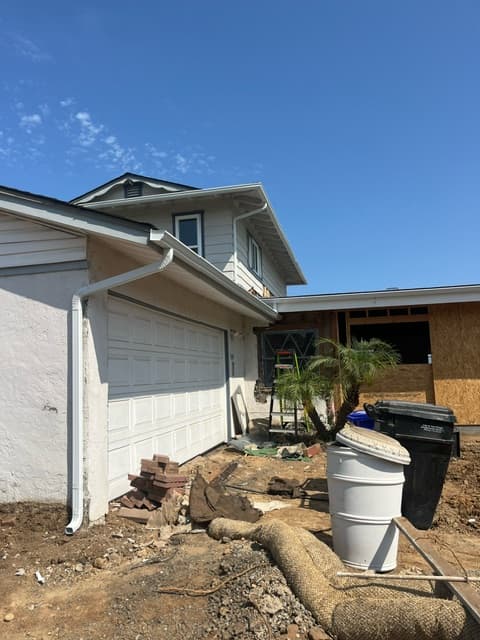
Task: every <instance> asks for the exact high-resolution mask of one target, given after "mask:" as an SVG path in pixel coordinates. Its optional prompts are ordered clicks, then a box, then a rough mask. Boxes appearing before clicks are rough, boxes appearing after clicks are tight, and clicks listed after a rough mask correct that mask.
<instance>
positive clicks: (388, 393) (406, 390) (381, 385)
mask: <svg viewBox="0 0 480 640" xmlns="http://www.w3.org/2000/svg"><path fill="white" fill-rule="evenodd" d="M377 400H404V401H406V402H431V403H434V402H435V394H434V385H433V376H432V366H431V365H429V364H400V365H398V367H395V369H392V370H391V371H388V372H386V373H385V375H383V376H382V377H380V378H378V379H377V380H376V381H375V382H374V383H373V384H371V385H364V386H362V388H361V392H360V407H359V408H362V407H363V403H364V402H368V403H370V404H375V402H376V401H377Z"/></svg>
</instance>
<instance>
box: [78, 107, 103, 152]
mask: <svg viewBox="0 0 480 640" xmlns="http://www.w3.org/2000/svg"><path fill="white" fill-rule="evenodd" d="M75 119H76V120H77V121H78V123H79V124H80V132H79V134H78V138H77V142H78V144H79V145H80V146H82V147H91V146H92V145H93V144H94V143H95V142H96V140H97V137H98V135H99V133H101V132H102V131H103V129H104V126H103V124H100V125H95V124H93V122H92V117H91V115H90V113H89V112H88V111H79V112H78V113H76V114H75Z"/></svg>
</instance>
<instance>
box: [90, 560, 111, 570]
mask: <svg viewBox="0 0 480 640" xmlns="http://www.w3.org/2000/svg"><path fill="white" fill-rule="evenodd" d="M93 566H94V567H95V569H106V568H107V567H108V560H107V559H106V558H95V560H94V561H93Z"/></svg>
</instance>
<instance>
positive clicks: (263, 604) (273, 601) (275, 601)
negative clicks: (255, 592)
mask: <svg viewBox="0 0 480 640" xmlns="http://www.w3.org/2000/svg"><path fill="white" fill-rule="evenodd" d="M258 607H259V609H261V611H262V612H264V613H268V614H269V615H271V616H273V615H275V614H276V613H278V612H279V611H281V610H282V609H283V604H282V601H281V600H280V598H277V597H275V596H271V595H269V594H266V595H265V596H263V598H262V599H261V600H260V602H259V603H258Z"/></svg>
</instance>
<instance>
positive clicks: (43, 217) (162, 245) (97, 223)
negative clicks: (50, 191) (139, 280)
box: [0, 186, 277, 322]
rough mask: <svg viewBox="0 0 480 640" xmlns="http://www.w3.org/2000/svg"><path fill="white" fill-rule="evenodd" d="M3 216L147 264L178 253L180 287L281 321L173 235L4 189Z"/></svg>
mask: <svg viewBox="0 0 480 640" xmlns="http://www.w3.org/2000/svg"><path fill="white" fill-rule="evenodd" d="M0 211H2V212H5V213H7V214H10V215H13V216H16V217H19V218H26V219H29V220H33V221H35V222H37V223H39V224H45V225H48V226H52V227H55V228H62V229H69V230H72V231H76V232H77V233H78V232H80V233H84V234H86V235H89V234H92V235H94V236H97V237H101V238H103V239H105V240H107V241H110V242H114V243H116V244H117V246H119V247H121V249H122V250H130V249H132V250H135V251H137V255H138V256H139V257H141V259H142V260H143V261H154V260H156V259H158V256H159V252H162V251H163V250H164V249H166V248H167V249H168V248H172V249H173V250H174V263H175V264H176V272H177V278H178V279H179V280H180V281H181V277H182V274H184V275H185V276H188V278H189V279H190V280H191V281H192V282H194V283H195V285H196V286H195V287H194V290H195V291H200V289H201V290H202V292H203V293H204V294H205V296H206V297H210V298H211V299H214V300H217V301H218V302H219V303H220V304H223V305H224V306H226V307H230V308H232V309H234V310H235V311H236V312H239V313H241V314H243V315H245V316H248V317H251V318H254V319H255V320H257V321H258V320H261V321H263V322H265V321H273V320H274V319H275V318H276V315H277V314H276V312H275V311H274V310H273V309H272V308H271V307H270V306H268V305H267V304H266V303H265V302H264V301H263V300H262V299H260V298H256V297H255V296H253V295H251V294H250V293H249V292H248V291H246V290H245V289H243V288H242V287H240V286H239V285H237V284H235V283H234V282H233V281H232V280H231V279H230V278H228V277H227V276H226V275H225V274H224V273H223V272H222V271H220V270H219V269H217V268H216V267H214V266H213V265H212V264H211V263H210V262H208V261H207V260H205V259H204V258H202V257H201V256H199V255H197V254H196V253H195V252H194V251H191V249H189V248H188V247H186V246H185V245H184V244H183V243H182V242H180V241H179V240H177V239H176V238H174V237H173V236H171V235H170V234H169V233H167V232H163V231H158V230H156V229H155V228H154V227H153V226H152V225H150V224H145V223H143V222H135V221H132V220H125V219H124V218H118V217H116V216H111V215H108V214H105V213H100V212H97V211H92V210H91V209H86V208H84V207H79V206H78V205H72V204H69V203H68V202H64V201H62V200H56V199H54V198H49V197H46V196H41V195H38V194H33V193H30V192H28V191H21V190H19V189H11V188H9V187H1V186H0Z"/></svg>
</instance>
